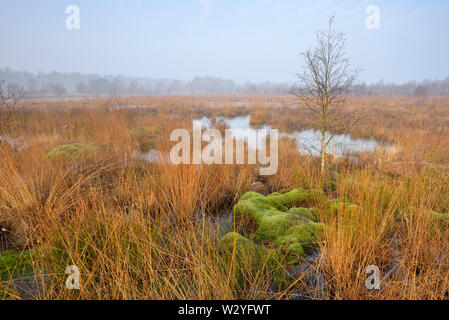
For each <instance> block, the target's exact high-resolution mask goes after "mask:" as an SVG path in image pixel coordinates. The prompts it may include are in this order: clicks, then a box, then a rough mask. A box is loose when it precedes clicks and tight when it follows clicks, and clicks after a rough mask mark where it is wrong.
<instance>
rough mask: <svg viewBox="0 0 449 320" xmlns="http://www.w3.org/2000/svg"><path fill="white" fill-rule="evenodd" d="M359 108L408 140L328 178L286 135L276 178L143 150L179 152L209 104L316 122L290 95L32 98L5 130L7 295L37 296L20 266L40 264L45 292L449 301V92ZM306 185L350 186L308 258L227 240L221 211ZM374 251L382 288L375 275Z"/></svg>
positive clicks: (284, 126)
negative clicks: (251, 196) (256, 195)
mask: <svg viewBox="0 0 449 320" xmlns="http://www.w3.org/2000/svg"><path fill="white" fill-rule="evenodd" d="M360 106H363V107H368V108H367V114H366V117H365V118H364V119H363V120H362V121H361V122H360V123H359V125H358V126H357V127H356V128H354V129H353V131H352V132H351V135H352V136H353V137H360V138H367V137H369V138H375V139H377V140H379V141H380V142H382V143H385V144H387V143H388V144H389V145H392V146H394V147H395V151H394V152H393V151H388V150H385V149H379V150H378V151H377V152H371V153H363V154H359V155H358V161H357V162H354V161H351V160H350V159H349V158H335V157H332V156H331V155H329V159H328V160H329V161H328V163H329V168H328V172H327V173H326V175H325V176H321V175H320V172H319V163H318V162H319V160H318V159H316V158H314V157H311V156H308V155H304V154H301V153H299V152H298V151H297V149H296V146H295V144H294V142H293V141H292V140H289V139H286V138H283V139H281V140H280V143H279V170H278V172H277V173H276V174H275V175H273V176H267V177H262V176H259V174H258V170H257V169H258V168H257V166H254V165H211V166H207V165H201V166H198V165H179V166H174V165H170V164H168V163H166V162H165V161H161V162H154V163H151V162H148V161H143V160H142V159H141V158H138V157H136V156H135V154H136V150H137V151H139V150H140V151H145V152H146V151H148V150H149V149H152V148H156V149H158V150H159V151H160V152H161V154H162V157H164V156H166V155H167V154H168V152H169V151H170V148H171V146H172V145H173V143H171V142H170V141H169V136H170V132H171V131H172V130H173V129H176V128H186V129H187V130H191V125H192V123H191V120H192V119H198V118H202V117H210V118H211V119H216V118H218V117H236V116H247V115H251V123H252V125H255V126H257V125H261V124H270V125H271V126H272V127H275V128H278V129H280V130H282V131H284V132H289V131H293V130H300V129H301V128H309V122H308V121H307V119H305V118H307V115H306V113H304V110H302V109H301V107H300V106H298V105H297V104H296V101H295V100H293V99H291V98H290V97H264V96H192V97H190V96H176V97H130V98H127V99H124V101H122V104H121V105H120V106H118V105H115V104H114V103H113V101H112V100H108V99H96V100H76V101H60V102H47V101H40V102H27V103H25V104H24V105H23V106H21V108H20V109H19V110H18V111H17V112H16V113H14V114H13V117H12V120H11V125H10V126H9V129H8V132H4V133H0V135H3V136H6V135H7V136H8V137H9V140H8V141H9V142H8V141H3V142H2V143H1V144H0V228H1V232H0V246H1V249H2V250H9V251H2V253H1V255H0V262H1V261H4V263H3V265H2V270H1V272H2V282H1V285H0V297H1V298H4V299H20V298H23V297H24V296H26V295H25V294H24V291H25V289H24V285H23V281H21V279H22V280H23V279H24V278H26V277H31V278H34V279H35V282H36V283H37V282H39V285H38V286H37V287H38V288H39V289H38V290H31V291H33V292H32V294H33V295H34V296H33V297H34V298H41V299H238V298H239V299H269V298H274V299H288V298H294V297H298V296H299V297H301V298H311V299H317V298H326V299H448V297H449V292H448V290H449V270H448V262H449V261H448V260H449V259H448V252H449V250H448V249H449V237H448V232H449V216H448V213H449V197H448V195H449V151H448V150H449V138H448V137H449V135H448V128H449V100H448V99H445V98H427V99H412V98H374V97H370V98H363V97H361V98H352V99H351V100H350V101H349V104H348V106H347V107H346V108H345V109H344V110H342V112H347V113H348V114H350V113H351V110H352V109H353V108H357V107H360ZM281 108H282V109H281ZM281 110H282V112H280V111H281ZM222 129H223V128H222ZM142 145H144V147H143V149H142ZM293 188H303V189H319V190H322V191H323V192H324V193H325V194H326V196H327V197H328V198H329V199H331V200H335V199H339V201H337V202H335V203H336V205H335V206H334V207H333V209H332V210H331V211H330V214H323V215H322V216H320V220H321V222H323V223H324V224H325V225H326V227H325V228H324V230H323V235H322V238H321V240H320V241H319V243H318V244H317V250H316V253H315V255H314V258H313V259H308V258H307V257H305V258H304V260H303V262H302V267H301V268H302V269H301V270H302V272H300V273H294V272H293V271H292V269H291V266H288V265H287V264H286V263H285V261H284V259H282V252H273V251H270V252H272V253H271V254H266V255H262V256H263V257H262V258H259V259H254V258H253V257H252V255H251V254H245V252H246V251H243V253H242V251H239V249H238V247H234V248H233V249H232V250H231V251H230V252H229V251H226V252H225V253H224V251H223V248H221V247H220V245H219V240H220V238H221V237H222V235H223V234H224V233H225V232H226V231H232V229H233V224H232V221H227V222H226V223H217V221H221V220H220V219H221V217H223V215H226V213H229V212H230V211H231V210H232V207H233V206H234V205H235V204H236V203H237V202H238V200H239V198H240V197H241V196H242V195H243V194H244V193H245V192H246V191H249V190H255V191H258V192H260V193H264V194H268V193H271V192H275V191H279V190H282V189H293ZM347 203H351V204H353V205H352V206H348V205H347ZM224 229H226V230H224ZM11 250H13V252H16V253H19V256H18V257H15V258H11V257H10V256H8V252H11ZM269 250H275V249H272V248H270V249H269ZM273 256H275V257H277V258H276V259H273ZM21 257H26V259H22V258H21ZM16 258H17V259H16ZM69 265H76V266H77V267H78V268H79V271H80V274H81V289H80V290H74V291H73V290H67V289H66V286H65V281H66V279H67V276H68V275H66V274H65V269H66V267H67V266H69ZM370 265H376V266H378V267H379V270H380V275H381V289H380V290H373V291H370V290H367V289H366V286H365V280H366V278H367V276H368V275H367V274H366V269H367V267H368V266H370ZM17 268H19V269H20V272H9V271H11V270H12V271H15V270H18V269H17ZM280 274H283V275H285V274H287V275H290V276H288V277H290V278H289V280H288V281H284V282H282V281H280V280H279V279H280V278H279V275H280ZM281 280H282V279H281ZM284 280H286V279H284ZM35 288H36V286H35ZM28 289H29V288H28Z"/></svg>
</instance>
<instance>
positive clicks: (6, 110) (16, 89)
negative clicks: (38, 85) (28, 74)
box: [0, 81, 25, 133]
mask: <svg viewBox="0 0 449 320" xmlns="http://www.w3.org/2000/svg"><path fill="white" fill-rule="evenodd" d="M24 94H25V93H24V90H23V88H22V87H20V86H18V85H16V84H5V82H4V81H0V133H3V132H4V131H5V129H6V128H7V127H8V125H9V123H10V121H11V116H12V114H13V113H14V111H15V109H16V107H17V104H18V103H19V101H20V100H21V99H22V98H23V97H24Z"/></svg>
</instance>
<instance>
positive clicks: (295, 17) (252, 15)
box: [0, 0, 449, 83]
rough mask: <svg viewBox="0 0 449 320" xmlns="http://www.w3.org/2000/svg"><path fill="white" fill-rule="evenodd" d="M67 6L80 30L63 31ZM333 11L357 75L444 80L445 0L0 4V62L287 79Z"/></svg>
mask: <svg viewBox="0 0 449 320" xmlns="http://www.w3.org/2000/svg"><path fill="white" fill-rule="evenodd" d="M71 4H74V5H77V6H78V7H79V9H80V30H68V29H67V28H66V18H67V16H68V15H67V14H66V13H65V9H66V7H67V6H68V5H71ZM369 5H376V6H378V7H379V9H380V29H378V30H369V29H367V28H366V25H365V21H366V19H367V17H368V14H367V13H366V8H367V7H368V6H369ZM333 13H335V14H336V28H337V29H338V31H341V32H345V33H347V35H348V48H347V52H348V54H349V55H350V56H351V58H352V61H353V65H354V66H357V67H360V68H362V69H363V70H364V71H363V73H362V76H361V78H362V80H365V81H367V82H368V83H371V82H375V81H378V80H381V79H384V80H385V81H395V82H405V81H408V80H410V79H415V80H423V79H425V78H428V79H443V78H446V77H447V76H449V63H448V61H447V59H448V56H449V37H448V30H449V1H447V0H428V1H424V0H408V1H403V0H395V1H393V0H382V1H374V0H369V1H360V0H358V1H355V0H354V1H352V0H333V1H331V0H319V1H318V0H310V1H309V0H307V1H305V0H304V1H303V0H240V1H239V0H164V1H162V0H95V1H93V0H71V1H66V0H57V1H56V0H0V35H1V39H2V44H1V50H0V67H6V66H9V67H11V68H12V69H17V70H27V71H31V72H37V71H39V70H42V71H44V72H49V71H52V70H57V71H61V72H82V73H100V74H122V75H127V76H143V77H150V78H161V77H167V78H177V79H181V80H190V79H192V78H193V77H195V76H205V75H210V76H218V77H223V78H229V79H234V80H236V81H239V82H240V81H245V80H250V81H265V80H270V81H287V82H291V81H293V80H294V78H293V76H292V73H293V72H294V71H298V70H300V69H301V67H302V63H301V60H300V55H299V53H300V52H301V51H303V50H304V49H306V48H307V47H310V46H313V45H314V32H315V31H317V30H319V29H322V28H323V27H325V26H326V24H327V20H328V18H329V16H330V15H332V14H333Z"/></svg>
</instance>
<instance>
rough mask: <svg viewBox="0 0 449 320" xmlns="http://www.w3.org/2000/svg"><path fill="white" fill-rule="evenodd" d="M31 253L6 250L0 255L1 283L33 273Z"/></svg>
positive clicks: (28, 251)
mask: <svg viewBox="0 0 449 320" xmlns="http://www.w3.org/2000/svg"><path fill="white" fill-rule="evenodd" d="M32 261H33V258H32V251H30V250H27V251H23V252H19V251H14V250H8V251H4V252H2V253H1V255H0V277H1V280H2V281H7V280H10V279H11V278H13V277H16V276H18V275H23V274H30V273H32V272H33V266H32Z"/></svg>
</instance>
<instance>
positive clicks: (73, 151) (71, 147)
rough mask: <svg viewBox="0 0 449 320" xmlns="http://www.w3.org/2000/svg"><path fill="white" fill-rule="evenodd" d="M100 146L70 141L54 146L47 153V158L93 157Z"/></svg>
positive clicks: (80, 158)
mask: <svg viewBox="0 0 449 320" xmlns="http://www.w3.org/2000/svg"><path fill="white" fill-rule="evenodd" d="M101 150H102V148H101V147H100V146H98V145H91V144H84V143H72V144H65V145H60V146H57V147H54V148H53V149H52V150H50V152H49V153H48V154H47V158H48V159H49V160H52V161H53V160H86V159H89V158H92V157H94V156H95V155H96V154H97V153H98V152H100V151H101Z"/></svg>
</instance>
